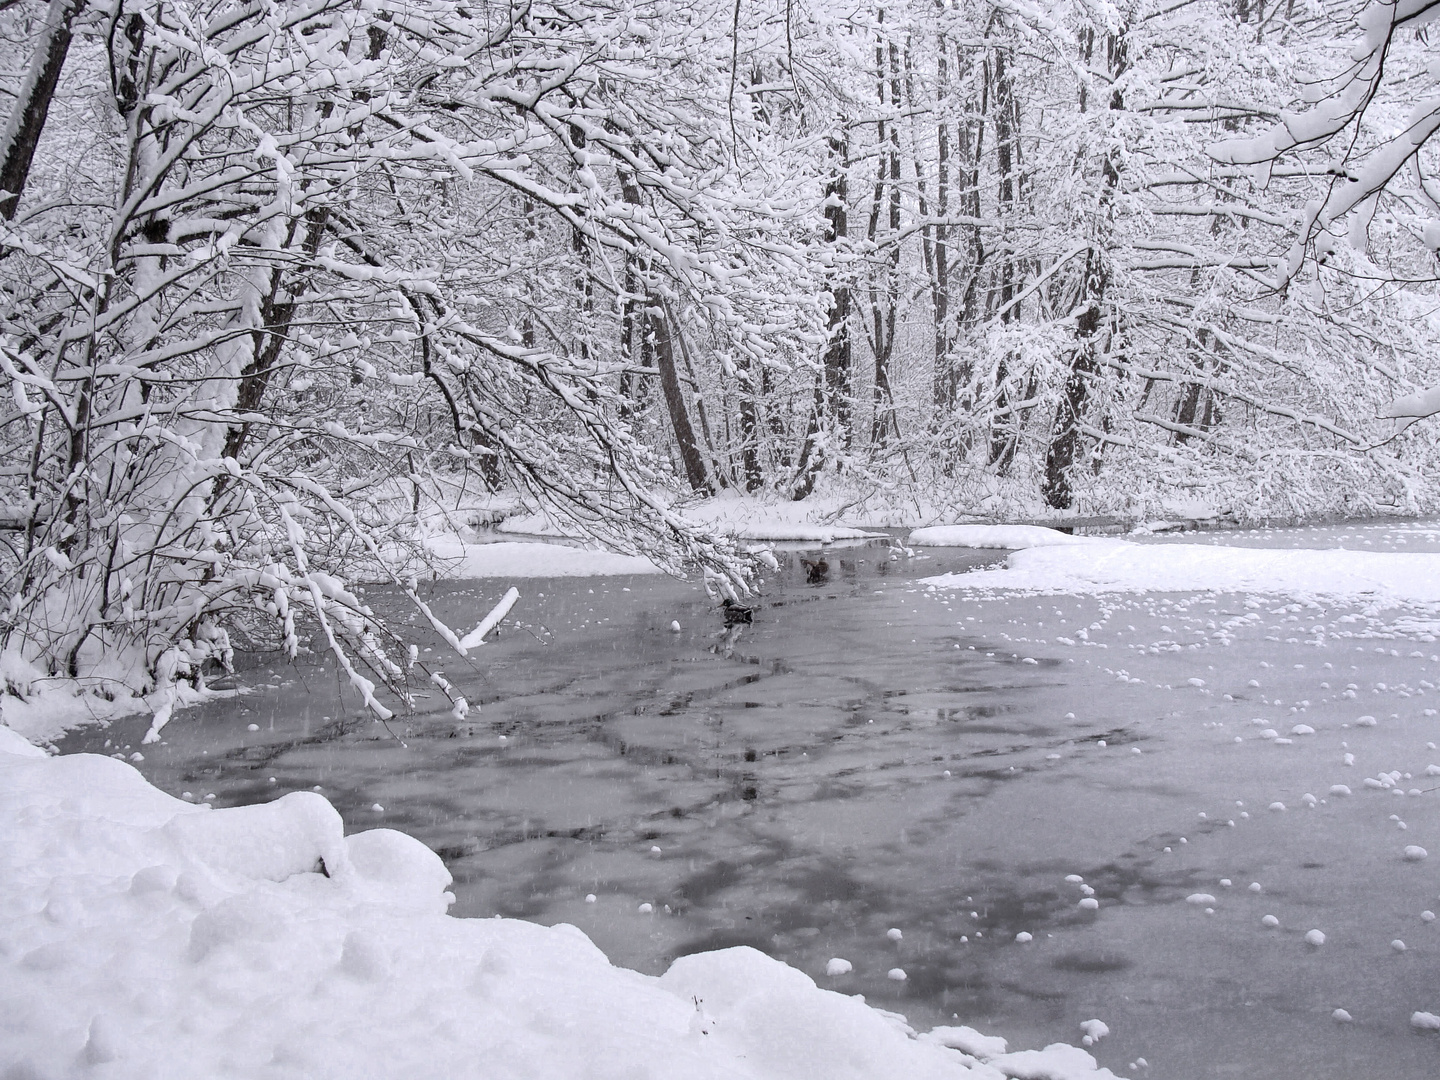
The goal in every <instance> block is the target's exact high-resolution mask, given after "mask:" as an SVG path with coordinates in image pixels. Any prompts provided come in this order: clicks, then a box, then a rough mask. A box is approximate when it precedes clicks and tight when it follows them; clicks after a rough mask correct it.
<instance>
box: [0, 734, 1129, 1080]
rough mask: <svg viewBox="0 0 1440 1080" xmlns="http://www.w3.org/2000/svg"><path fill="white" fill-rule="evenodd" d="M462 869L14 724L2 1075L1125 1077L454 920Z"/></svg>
mask: <svg viewBox="0 0 1440 1080" xmlns="http://www.w3.org/2000/svg"><path fill="white" fill-rule="evenodd" d="M449 884H450V874H449V872H448V871H447V870H446V869H445V866H444V864H443V863H442V862H441V861H440V859H439V858H438V857H437V856H436V855H435V854H434V853H433V852H431V851H430V850H429V849H428V848H426V847H425V846H424V845H422V844H421V843H419V841H417V840H414V839H413V838H411V837H409V836H406V835H404V834H402V833H399V832H395V831H392V830H388V829H377V830H373V831H370V832H361V833H357V834H353V835H351V836H348V837H347V836H345V835H344V834H343V826H342V822H341V819H340V816H339V815H338V814H337V813H336V811H335V810H334V808H333V807H332V806H331V805H330V804H329V802H327V801H326V800H325V799H323V798H322V797H320V796H319V795H316V794H312V793H308V792H306V793H293V794H289V795H286V796H283V797H282V798H279V799H277V800H275V801H274V802H272V803H269V804H266V805H260V806H249V807H243V808H235V809H224V810H212V809H208V808H206V807H204V806H196V805H192V804H190V803H186V802H182V801H180V800H178V799H174V798H172V797H170V796H169V795H166V794H164V793H163V792H160V791H158V790H157V789H155V788H153V787H151V786H150V785H149V784H148V783H147V782H146V781H145V780H144V778H143V777H142V776H141V775H140V774H139V773H138V772H136V771H135V769H134V768H132V767H131V766H130V765H128V764H126V763H124V762H122V761H118V760H114V759H111V758H107V757H100V756H96V755H90V754H76V755H72V756H67V757H55V758H51V757H46V756H45V755H44V754H42V753H40V752H38V751H37V750H36V749H35V748H34V747H32V746H30V744H29V743H27V742H26V741H25V740H24V739H22V738H21V737H20V736H19V735H17V734H16V733H15V732H13V731H10V730H9V729H7V728H4V727H0V911H3V912H4V913H5V917H4V920H3V922H0V1017H3V1029H4V1036H3V1038H0V1075H3V1076H57V1077H58V1076H72V1075H80V1074H82V1073H84V1074H86V1075H89V1073H90V1071H92V1070H94V1069H96V1068H97V1067H103V1069H102V1070H101V1071H103V1075H105V1076H106V1077H109V1078H112V1080H115V1078H135V1080H140V1078H146V1080H149V1078H153V1077H164V1076H261V1075H266V1076H268V1075H272V1074H273V1075H276V1076H282V1075H283V1076H304V1077H307V1078H315V1080H325V1078H332V1077H333V1078H336V1080H340V1078H344V1080H353V1078H354V1077H359V1076H364V1077H372V1078H392V1077H393V1078H395V1080H411V1078H413V1077H418V1076H426V1077H448V1078H457V1080H460V1078H469V1077H474V1078H477V1080H478V1078H481V1077H484V1078H485V1080H508V1078H512V1077H513V1078H519V1077H538V1078H555V1080H559V1078H566V1077H578V1076H592V1075H597V1076H598V1075H601V1074H603V1075H606V1076H642V1075H643V1076H648V1077H653V1078H656V1080H660V1078H672V1077H673V1078H675V1080H708V1078H715V1080H719V1078H721V1077H725V1078H738V1080H746V1078H751V1080H762V1078H786V1080H809V1078H813V1077H825V1078H827V1080H844V1078H854V1080H861V1078H864V1080H887V1078H888V1080H932V1078H933V1080H946V1078H949V1080H955V1078H961V1077H970V1078H980V1077H983V1078H987V1080H995V1078H996V1077H997V1073H996V1071H995V1069H996V1068H998V1069H999V1070H1000V1072H1001V1073H1004V1074H1005V1075H1007V1076H1013V1077H1022V1076H1025V1077H1029V1076H1033V1077H1037V1078H1038V1077H1050V1078H1054V1080H1069V1078H1070V1077H1084V1078H1085V1080H1101V1078H1108V1077H1109V1076H1110V1073H1108V1072H1106V1071H1104V1070H1098V1071H1097V1070H1096V1068H1095V1063H1094V1059H1093V1058H1091V1057H1090V1056H1089V1055H1088V1054H1085V1053H1084V1052H1083V1051H1080V1050H1078V1049H1076V1048H1074V1047H1058V1048H1057V1047H1051V1048H1049V1049H1047V1050H1045V1051H1041V1052H1039V1053H1038V1055H1035V1056H1033V1057H1027V1056H1026V1055H1024V1054H1020V1055H1009V1058H1003V1057H996V1058H995V1059H994V1060H995V1062H996V1064H995V1066H994V1068H992V1067H990V1066H987V1065H983V1064H980V1063H978V1062H976V1061H975V1060H974V1058H973V1057H970V1056H967V1055H966V1054H963V1053H959V1052H957V1051H956V1050H955V1049H949V1048H947V1046H946V1045H945V1043H946V1042H947V1041H948V1042H950V1043H951V1045H954V1040H946V1039H945V1037H944V1035H942V1034H940V1033H938V1032H937V1033H936V1037H934V1038H932V1039H928V1040H922V1039H918V1038H916V1037H915V1036H914V1033H913V1032H912V1031H910V1030H909V1029H908V1028H907V1027H905V1025H904V1023H903V1019H902V1018H898V1017H896V1016H894V1015H893V1014H887V1013H883V1012H880V1011H878V1010H874V1009H871V1008H869V1007H868V1006H866V1005H864V1004H863V1003H862V1002H861V1001H860V1000H858V999H857V998H852V997H847V996H845V995H842V994H836V993H832V992H829V991H826V990H821V989H819V988H818V987H816V985H815V983H814V982H813V981H812V980H811V979H810V977H809V976H808V975H805V974H803V973H802V972H800V971H797V970H795V969H793V968H790V967H787V966H786V965H785V964H782V963H780V962H779V961H776V960H772V959H770V958H768V957H766V956H764V955H763V954H762V953H759V952H756V951H755V950H753V949H748V948H735V949H726V950H723V951H720V952H713V953H701V954H696V955H693V956H687V957H684V958H682V959H680V960H677V961H676V962H675V964H674V965H673V966H672V967H671V968H670V970H669V971H668V972H667V973H666V974H665V975H664V976H662V977H660V978H653V977H650V976H646V975H641V974H639V973H637V972H634V971H627V970H624V969H622V968H616V967H612V966H611V964H610V963H609V961H608V960H606V958H605V956H604V954H602V953H601V952H600V950H599V949H597V948H596V947H595V946H594V945H593V944H591V942H590V940H589V939H588V938H587V937H586V936H585V935H584V934H583V933H581V932H580V931H579V930H577V929H575V928H574V927H571V926H556V927H552V928H546V927H542V926H537V925H534V924H531V923H525V922H519V921H514V920H508V919H456V918H451V917H450V916H448V915H446V914H445V909H446V907H447V906H448V904H449V903H450V901H451V900H452V899H453V897H451V895H450V894H449V893H448V892H446V889H447V887H448V886H449ZM970 1034H971V1035H972V1036H973V1038H970V1039H965V1040H961V1041H962V1043H963V1044H964V1046H965V1047H966V1048H967V1049H969V1050H971V1051H977V1052H980V1053H983V1054H985V1055H986V1056H993V1055H995V1054H997V1053H1003V1051H1004V1044H1003V1042H1001V1041H999V1040H988V1041H987V1040H985V1039H984V1037H983V1036H979V1035H977V1034H975V1033H970ZM1011 1059H1013V1063H1012V1064H1009V1065H1003V1064H1000V1062H1002V1061H1010V1060H1011ZM1041 1061H1048V1062H1050V1064H1049V1065H1044V1066H1043V1067H1042V1066H1041V1065H1039V1064H1035V1063H1037V1062H1041ZM100 1074H101V1073H100V1072H96V1075H100Z"/></svg>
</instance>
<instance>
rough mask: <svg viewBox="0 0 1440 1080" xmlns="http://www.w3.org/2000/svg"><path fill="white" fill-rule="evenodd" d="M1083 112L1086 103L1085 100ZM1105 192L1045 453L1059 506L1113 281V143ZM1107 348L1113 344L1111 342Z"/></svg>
mask: <svg viewBox="0 0 1440 1080" xmlns="http://www.w3.org/2000/svg"><path fill="white" fill-rule="evenodd" d="M1093 40H1094V39H1093V33H1092V35H1089V36H1087V38H1086V40H1085V45H1084V48H1085V53H1084V58H1085V59H1086V60H1087V61H1088V60H1089V59H1090V53H1091V50H1092V47H1093ZM1125 49H1126V39H1125V29H1124V27H1122V28H1121V29H1120V32H1119V33H1118V34H1113V35H1107V37H1106V67H1107V69H1108V70H1109V72H1110V74H1111V77H1112V86H1113V80H1114V79H1118V78H1119V77H1120V75H1122V74H1123V73H1124V72H1125V68H1126V66H1127V57H1126V51H1125ZM1124 107H1125V103H1124V100H1123V99H1122V97H1121V94H1120V91H1119V89H1118V88H1112V90H1111V92H1110V101H1109V111H1110V112H1112V113H1114V112H1119V111H1120V110H1121V109H1123V108H1124ZM1081 110H1082V112H1083V111H1084V102H1083V101H1082V103H1081ZM1100 185H1101V186H1100V192H1099V197H1098V199H1097V200H1096V201H1097V206H1096V210H1095V225H1094V230H1095V235H1094V237H1093V239H1092V241H1091V245H1090V250H1089V252H1088V253H1087V254H1086V256H1085V278H1084V281H1083V282H1082V283H1081V295H1080V303H1081V304H1083V305H1085V308H1084V310H1083V311H1082V312H1081V314H1080V316H1079V318H1078V319H1076V322H1075V348H1074V352H1073V353H1072V355H1071V361H1070V372H1069V375H1068V376H1067V377H1066V380H1065V389H1064V392H1063V393H1062V394H1061V397H1060V404H1059V405H1058V406H1057V407H1056V410H1055V423H1054V426H1053V427H1052V428H1051V429H1050V446H1049V449H1048V450H1047V451H1046V454H1045V481H1044V484H1043V486H1042V488H1041V494H1042V495H1043V496H1044V497H1045V501H1046V502H1047V503H1049V504H1050V505H1051V506H1053V507H1054V508H1055V509H1057V510H1068V509H1070V507H1071V506H1072V505H1073V504H1074V501H1075V493H1074V490H1073V487H1072V480H1071V477H1072V474H1073V470H1074V467H1075V465H1076V462H1077V461H1078V460H1079V458H1080V451H1081V447H1082V444H1081V431H1080V428H1081V420H1082V417H1083V416H1084V413H1085V406H1086V403H1087V401H1088V399H1089V396H1090V389H1091V383H1092V382H1093V381H1094V379H1095V377H1096V376H1097V375H1098V374H1099V371H1100V364H1099V360H1098V357H1097V353H1098V351H1099V349H1100V347H1101V340H1100V338H1101V322H1102V317H1103V313H1104V308H1105V302H1106V295H1105V294H1106V290H1107V288H1108V286H1109V284H1110V274H1109V267H1108V265H1107V263H1106V257H1107V256H1106V250H1105V245H1106V241H1107V240H1108V238H1109V232H1110V227H1111V218H1112V214H1113V209H1114V202H1115V191H1116V189H1117V188H1118V187H1119V186H1120V156H1119V150H1118V148H1116V147H1114V146H1112V147H1111V148H1110V149H1109V151H1108V152H1107V153H1106V154H1105V157H1104V160H1103V163H1102V165H1101V177H1100ZM1107 347H1108V346H1107Z"/></svg>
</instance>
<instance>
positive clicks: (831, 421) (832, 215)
mask: <svg viewBox="0 0 1440 1080" xmlns="http://www.w3.org/2000/svg"><path fill="white" fill-rule="evenodd" d="M830 157H831V161H832V170H831V173H830V176H829V177H828V179H827V180H826V181H825V245H826V247H827V248H828V249H829V251H830V255H831V261H830V272H831V275H832V276H831V278H830V282H829V285H830V289H829V292H830V304H829V307H828V309H827V311H826V318H825V322H826V327H825V355H824V357H823V360H822V363H821V370H820V372H819V375H818V377H817V379H816V382H815V400H814V403H813V405H812V406H811V412H810V419H809V422H808V423H807V424H806V428H805V439H804V442H803V443H802V444H801V448H800V460H799V463H798V465H797V467H796V471H797V474H798V475H797V478H796V487H795V490H794V497H795V498H796V499H803V498H805V497H806V496H808V495H809V494H810V492H811V491H813V490H814V489H815V477H816V475H817V474H818V473H819V471H820V469H821V467H822V466H823V465H824V456H823V454H822V453H821V450H820V445H819V442H818V440H819V437H820V432H821V429H822V427H824V426H826V425H827V424H828V425H829V426H830V427H832V428H833V429H834V430H835V431H836V432H837V433H838V434H839V436H840V441H841V445H842V446H843V447H844V448H845V449H847V450H848V449H849V448H850V282H849V278H848V274H849V270H848V268H846V267H844V266H842V265H839V259H838V255H839V254H840V249H841V248H842V247H843V245H844V243H845V239H846V237H847V236H848V235H849V232H850V212H849V207H848V206H847V204H846V200H847V199H848V197H849V180H848V169H849V165H850V141H849V138H848V136H847V135H846V134H844V133H843V131H842V133H841V134H840V135H832V136H831V137H830Z"/></svg>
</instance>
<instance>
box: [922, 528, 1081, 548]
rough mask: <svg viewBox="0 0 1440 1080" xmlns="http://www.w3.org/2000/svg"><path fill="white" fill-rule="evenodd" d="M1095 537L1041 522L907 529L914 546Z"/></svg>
mask: <svg viewBox="0 0 1440 1080" xmlns="http://www.w3.org/2000/svg"><path fill="white" fill-rule="evenodd" d="M1105 542H1106V541H1105V540H1103V539H1101V538H1099V537H1094V536H1071V535H1070V534H1069V533H1062V532H1060V531H1058V530H1056V529H1047V528H1046V527H1045V526H1043V525H931V526H929V527H927V528H924V529H912V530H911V531H910V543H911V544H912V545H914V546H916V547H967V548H1006V549H1008V550H1011V551H1021V550H1024V549H1026V548H1034V547H1061V546H1065V545H1070V544H1103V543H1105Z"/></svg>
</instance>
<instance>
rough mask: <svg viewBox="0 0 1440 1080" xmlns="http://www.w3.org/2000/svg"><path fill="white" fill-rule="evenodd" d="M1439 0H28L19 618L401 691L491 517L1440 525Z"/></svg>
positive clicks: (4, 12) (11, 246) (14, 591)
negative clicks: (381, 600) (236, 650)
mask: <svg viewBox="0 0 1440 1080" xmlns="http://www.w3.org/2000/svg"><path fill="white" fill-rule="evenodd" d="M1437 10H1440V4H1437V3H1435V2H1434V0H1400V2H1399V3H1398V4H1390V3H1382V2H1375V3H1371V4H1369V5H1368V6H1367V5H1364V4H1362V3H1360V2H1359V0H1272V2H1270V3H1266V2H1264V0H1253V2H1252V0H1223V2H1222V0H1139V2H1135V3H1128V4H1111V3H1104V2H1099V0H1094V2H1086V0H1035V2H1024V0H995V2H991V0H899V2H898V3H895V4H885V5H883V6H880V5H859V6H856V5H852V4H841V3H834V2H831V0H723V2H722V0H689V2H685V3H672V2H670V0H636V2H608V0H578V2H577V3H573V4H572V3H550V2H545V3H541V2H535V3H523V2H514V3H503V2H496V0H474V2H468V3H466V2H462V3H455V2H454V0H293V2H268V0H267V2H258V0H257V2H250V3H247V2H241V0H215V2H202V0H52V2H51V3H49V4H48V5H47V4H45V3H42V2H39V0H0V49H3V62H0V89H3V98H4V103H3V106H0V107H3V108H4V109H5V110H6V111H7V114H8V118H7V121H6V126H5V128H4V131H3V135H0V321H3V325H0V370H3V378H4V379H5V382H6V384H7V387H8V391H9V392H8V393H7V394H6V395H5V404H4V405H3V409H4V416H3V420H0V433H3V434H0V477H3V481H0V484H3V493H0V502H3V508H0V516H3V521H0V524H3V531H0V578H3V581H4V601H5V605H6V606H5V608H4V612H5V614H4V621H3V633H4V636H5V647H6V650H7V656H9V657H11V658H12V661H13V660H14V658H18V659H19V661H23V662H24V663H25V664H38V665H40V666H41V667H42V668H45V669H48V670H49V671H51V672H54V673H60V674H70V675H86V674H94V675H96V676H100V675H104V674H106V670H105V666H106V664H112V665H115V666H116V671H121V670H124V671H130V672H133V671H135V670H139V669H142V668H143V670H144V671H145V672H147V673H148V675H147V677H148V678H149V679H150V680H151V681H152V683H153V685H154V686H157V687H159V688H161V689H163V688H165V687H166V686H169V685H171V684H172V683H173V681H174V680H175V679H176V678H177V677H179V676H182V675H184V674H185V673H186V672H187V671H191V670H193V669H194V668H195V667H196V666H197V665H199V664H201V663H203V662H204V661H205V660H206V659H207V658H212V657H216V656H221V657H223V656H224V654H225V653H226V651H227V650H228V648H229V634H230V633H233V632H235V630H237V629H241V630H244V631H245V633H246V634H247V635H249V636H250V638H252V639H254V640H257V641H258V640H265V639H268V640H270V641H271V642H272V643H274V644H278V645H283V646H284V647H286V648H288V649H290V650H292V651H293V650H294V649H295V648H296V646H297V640H298V638H299V637H301V636H306V637H308V636H309V635H311V634H316V633H318V634H319V635H320V639H321V641H322V642H324V643H326V644H328V646H329V647H330V648H332V649H333V651H334V653H335V655H336V656H337V658H338V659H339V661H340V662H341V663H342V665H343V666H345V668H346V669H347V670H349V671H350V672H351V674H352V680H353V682H354V683H355V684H356V685H358V686H360V687H362V688H363V689H364V690H365V693H366V695H367V697H368V696H369V694H370V689H371V688H373V687H374V686H375V685H376V684H377V683H382V682H388V683H391V684H392V686H393V687H395V688H400V687H401V684H402V683H403V680H404V678H405V669H406V666H407V657H406V656H405V655H404V649H403V645H402V644H401V643H399V642H398V640H396V639H393V638H391V637H390V636H389V633H388V631H387V630H386V629H385V628H384V627H383V626H382V625H380V624H379V623H377V622H376V621H375V620H373V619H370V618H368V617H367V615H366V613H365V612H364V610H363V608H362V606H361V604H360V603H359V602H358V601H357V600H356V598H355V597H354V596H353V595H352V593H351V592H350V591H349V586H348V585H347V584H346V583H347V582H349V581H353V580H374V579H376V578H388V579H389V580H392V581H394V582H395V583H396V585H398V586H399V587H400V588H403V589H407V590H409V591H410V592H411V594H412V596H414V589H415V577H414V575H415V574H416V573H417V572H418V571H420V570H421V569H422V557H423V549H422V548H421V547H420V546H419V545H418V541H419V540H420V539H421V538H422V536H423V535H424V533H425V532H426V530H428V529H434V528H436V527H450V528H457V527H459V526H462V525H464V524H465V523H466V521H467V520H468V521H471V522H473V520H474V516H475V514H476V513H477V512H478V511H477V508H483V507H485V506H487V505H489V506H492V507H494V506H504V505H517V504H519V505H525V506H527V507H530V508H536V507H541V508H544V509H546V510H547V512H549V513H550V514H551V515H553V516H554V518H555V519H556V520H558V521H561V522H564V523H566V527H567V528H573V529H574V530H576V531H577V532H578V533H580V534H583V535H587V536H592V537H595V538H597V539H600V540H602V541H604V542H606V543H607V544H609V545H610V546H612V547H615V548H617V549H619V550H625V551H632V552H633V551H643V552H644V553H646V554H648V555H650V556H651V557H652V558H655V559H656V560H657V561H660V562H662V563H663V564H665V565H667V566H670V567H672V568H679V567H681V566H686V565H689V566H696V565H699V566H700V567H702V568H704V570H705V572H706V573H707V574H708V575H710V581H711V583H712V585H714V586H715V587H717V588H720V589H721V590H725V589H727V588H737V587H740V584H741V581H742V580H743V575H744V572H745V559H744V556H743V554H741V553H739V552H737V550H736V549H735V547H734V545H733V543H731V542H729V541H726V540H725V539H724V538H721V537H716V536H713V535H710V534H709V533H708V532H707V531H706V530H705V529H704V528H702V527H699V526H697V525H695V524H693V523H691V522H690V520H689V519H687V518H686V517H685V513H684V511H685V505H686V500H687V499H689V498H693V497H696V496H702V495H708V494H715V493H719V492H720V491H721V490H722V489H733V490H735V491H739V492H745V493H749V494H750V495H752V496H753V497H755V498H769V499H772V500H774V499H784V500H791V499H794V500H804V499H808V500H811V501H813V502H815V503H816V504H817V505H826V506H830V507H835V506H839V505H849V506H859V507H864V508H866V510H867V511H868V512H870V513H873V514H876V515H881V516H883V515H884V514H886V513H894V514H908V515H910V516H911V517H914V518H919V519H922V520H942V519H944V520H953V519H955V518H957V517H960V516H963V515H967V514H988V515H1001V516H1008V517H1011V518H1014V517H1033V516H1038V515H1041V514H1044V513H1048V512H1051V511H1053V510H1065V511H1072V512H1079V513H1116V514H1123V515H1145V514H1152V513H1158V512H1161V511H1162V510H1163V509H1164V508H1165V507H1166V506H1167V505H1170V506H1173V505H1175V503H1176V502H1177V501H1179V502H1192V503H1200V504H1204V505H1206V506H1208V507H1209V508H1211V509H1212V510H1214V511H1216V512H1221V513H1227V512H1228V513H1230V514H1232V515H1233V516H1235V517H1237V518H1240V519H1254V518H1258V517H1263V516H1270V517H1290V516H1297V515H1315V514H1329V513H1346V514H1363V513H1366V512H1373V511H1377V510H1380V509H1392V510H1393V509H1399V510H1403V511H1428V510H1433V509H1434V508H1435V505H1436V494H1435V489H1434V486H1433V484H1432V483H1430V482H1429V481H1428V479H1427V478H1428V477H1430V476H1433V475H1434V469H1435V466H1436V464H1437V462H1436V460H1435V459H1436V457H1437V451H1436V448H1435V440H1434V437H1433V431H1432V429H1431V426H1430V425H1427V424H1423V423H1422V424H1414V423H1413V421H1414V418H1416V417H1422V416H1425V415H1428V414H1430V413H1432V412H1434V411H1437V410H1440V392H1427V388H1429V387H1431V386H1434V385H1435V384H1437V383H1440V370H1437V369H1440V359H1437V355H1436V344H1437V340H1440V321H1437V319H1436V318H1435V316H1434V314H1433V312H1434V308H1435V298H1436V291H1437V290H1436V277H1437V274H1436V261H1435V251H1436V249H1437V248H1440V176H1437V164H1440V163H1437V160H1436V157H1437V154H1436V148H1435V145H1434V144H1433V143H1432V142H1431V141H1427V140H1429V136H1430V135H1431V133H1432V132H1433V131H1434V130H1435V128H1436V127H1437V126H1440V99H1437V98H1436V95H1437V94H1440V89H1437V81H1440V80H1437V76H1440V53H1437V52H1436V51H1435V50H1434V49H1433V48H1431V47H1430V45H1429V42H1428V38H1427V34H1428V31H1427V28H1426V23H1427V20H1428V19H1429V18H1430V17H1431V15H1433V14H1434V13H1435V12H1436V11H1437ZM487 500H488V501H487ZM415 602H416V603H417V604H418V603H419V602H420V601H419V598H418V597H415ZM297 618H298V619H300V620H301V622H302V624H303V625H301V626H299V627H297V621H296V620H297ZM137 650H143V652H144V657H143V662H139V657H138V655H137ZM409 659H410V660H413V656H412V657H410V658H409ZM20 670H21V668H20V667H19V666H17V663H15V662H7V677H10V678H11V679H12V682H13V680H14V679H15V678H19V677H20V676H18V675H16V674H15V672H16V671H20ZM112 673H113V672H112ZM132 681H133V677H132ZM377 693H378V691H377ZM370 700H371V701H372V702H373V707H374V708H375V709H376V710H377V711H378V712H381V713H384V711H385V709H386V706H384V705H383V704H381V703H380V701H379V700H378V698H371V699H370Z"/></svg>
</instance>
